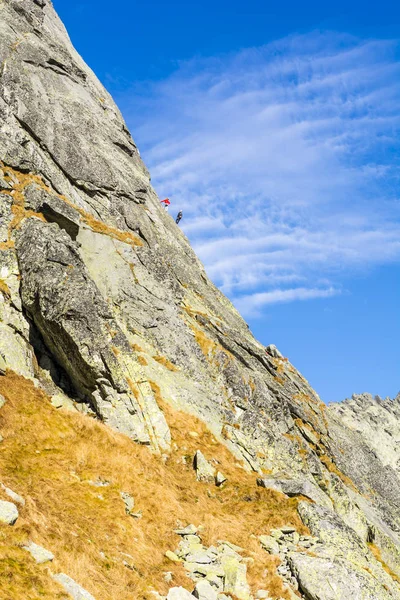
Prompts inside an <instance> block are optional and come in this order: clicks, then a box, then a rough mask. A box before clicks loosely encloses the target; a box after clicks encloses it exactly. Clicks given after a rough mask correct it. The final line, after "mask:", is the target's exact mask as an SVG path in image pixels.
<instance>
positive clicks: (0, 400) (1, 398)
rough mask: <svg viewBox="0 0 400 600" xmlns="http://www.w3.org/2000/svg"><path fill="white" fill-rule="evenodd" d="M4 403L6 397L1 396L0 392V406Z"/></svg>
mask: <svg viewBox="0 0 400 600" xmlns="http://www.w3.org/2000/svg"><path fill="white" fill-rule="evenodd" d="M5 403H6V399H5V398H4V396H2V395H1V394H0V408H3V406H4V405H5Z"/></svg>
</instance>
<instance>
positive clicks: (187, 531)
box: [174, 523, 197, 535]
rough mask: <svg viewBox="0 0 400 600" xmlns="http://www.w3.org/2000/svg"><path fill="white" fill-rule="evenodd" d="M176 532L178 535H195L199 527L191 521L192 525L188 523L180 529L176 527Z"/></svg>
mask: <svg viewBox="0 0 400 600" xmlns="http://www.w3.org/2000/svg"><path fill="white" fill-rule="evenodd" d="M174 533H176V534H177V535H194V534H196V533H197V527H196V525H193V524H192V523H191V524H190V525H187V526H186V527H181V528H180V529H174Z"/></svg>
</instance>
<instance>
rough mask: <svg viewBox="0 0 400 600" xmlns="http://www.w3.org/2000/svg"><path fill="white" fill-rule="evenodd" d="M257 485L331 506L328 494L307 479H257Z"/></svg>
mask: <svg viewBox="0 0 400 600" xmlns="http://www.w3.org/2000/svg"><path fill="white" fill-rule="evenodd" d="M257 485H259V486H261V487H264V488H269V489H271V490H276V491H277V492H282V494H286V495H287V496H289V497H292V496H305V497H306V498H310V500H313V501H314V502H315V503H316V504H321V506H327V507H328V508H331V507H332V502H331V500H330V499H329V498H328V496H327V495H326V494H325V493H324V492H323V491H322V490H321V489H320V488H319V487H318V486H316V485H315V484H314V483H311V481H308V480H307V479H267V478H265V479H262V478H259V479H257Z"/></svg>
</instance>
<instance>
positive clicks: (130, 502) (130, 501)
mask: <svg viewBox="0 0 400 600" xmlns="http://www.w3.org/2000/svg"><path fill="white" fill-rule="evenodd" d="M120 495H121V498H122V500H123V501H124V504H125V512H126V514H127V515H131V514H132V511H133V509H134V508H135V499H134V497H133V496H131V494H129V493H128V492H121V494H120Z"/></svg>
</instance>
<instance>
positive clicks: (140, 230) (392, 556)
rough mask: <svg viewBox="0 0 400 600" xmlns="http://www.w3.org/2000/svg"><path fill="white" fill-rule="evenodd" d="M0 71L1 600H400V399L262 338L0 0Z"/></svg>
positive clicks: (48, 25) (115, 131) (131, 158)
mask: <svg viewBox="0 0 400 600" xmlns="http://www.w3.org/2000/svg"><path fill="white" fill-rule="evenodd" d="M0 65H1V67H0V69H1V70H0V269H1V270H0V370H1V372H2V373H3V376H2V377H1V378H0V392H1V394H2V396H3V398H4V400H5V404H4V407H3V408H2V409H1V412H0V418H1V421H0V425H1V426H2V428H3V431H2V436H3V437H4V440H3V441H2V445H1V449H2V458H1V459H0V460H1V463H0V464H1V473H2V476H1V477H2V479H4V481H3V488H1V490H0V494H1V497H2V498H4V500H1V501H0V520H3V521H4V523H5V524H4V525H3V526H2V527H1V529H0V533H1V538H0V541H1V544H2V545H1V546H0V548H1V554H0V557H1V556H2V557H3V559H4V561H5V563H4V564H5V565H6V567H5V568H4V569H3V570H2V569H1V567H0V581H1V578H3V581H4V582H5V584H4V586H3V588H4V589H5V590H6V591H5V592H4V594H3V595H1V594H2V592H1V590H0V598H5V599H7V600H9V599H10V598H21V597H25V598H37V597H48V598H55V597H60V598H61V597H63V594H64V592H65V593H67V594H70V596H72V597H74V598H81V599H82V598H83V599H85V598H86V599H87V598H92V597H96V599H97V600H101V599H102V598H145V597H149V598H151V597H153V598H155V597H158V596H159V595H160V594H161V595H162V596H167V597H168V600H174V599H175V600H180V599H181V598H182V599H184V598H185V597H186V596H185V594H186V595H187V594H189V592H192V590H193V589H194V587H195V591H194V593H195V595H196V596H197V597H198V598H200V599H201V600H211V599H216V598H217V597H218V598H219V599H220V600H223V599H224V598H226V597H229V596H231V597H236V598H239V599H240V600H249V599H250V598H252V597H256V596H257V597H259V598H295V597H303V598H306V599H311V600H331V599H332V600H334V599H335V600H337V599H339V598H343V599H344V598H349V597H353V598H355V599H357V600H358V599H360V600H375V599H383V600H384V599H400V587H399V581H400V580H399V579H398V577H400V551H399V537H398V536H399V528H400V478H399V466H398V461H399V458H400V454H399V448H398V440H399V424H398V423H399V421H398V415H399V398H398V397H397V399H395V400H393V401H391V400H385V401H381V400H380V399H375V400H374V399H372V398H371V397H369V396H367V395H364V396H358V397H354V398H353V400H351V401H346V402H344V403H343V404H340V405H335V406H332V407H329V408H327V407H326V406H325V405H324V404H323V403H322V402H321V400H320V399H319V397H318V395H317V394H316V393H315V391H314V390H312V389H311V387H310V386H309V384H308V383H307V381H306V380H305V379H304V377H303V376H302V375H301V374H300V373H299V372H298V371H297V370H296V369H295V368H294V367H293V366H292V365H291V364H290V362H289V361H288V360H287V359H286V358H285V357H283V356H282V355H281V354H280V352H279V351H278V350H277V349H276V348H275V347H274V346H273V345H271V346H268V347H264V346H263V345H262V344H260V343H259V342H257V340H255V339H254V337H253V336H252V334H251V332H250V331H249V329H248V326H247V325H246V323H245V322H244V321H243V319H242V318H241V316H240V315H239V314H238V312H237V311H236V310H235V309H234V307H233V306H232V304H231V303H230V302H229V300H227V298H226V297H225V296H223V294H221V292H220V291H219V290H218V289H217V288H216V287H215V286H214V285H213V284H212V283H211V281H210V280H209V279H208V277H207V275H206V273H205V271H204V268H203V266H202V264H201V263H200V261H199V260H198V258H197V257H196V255H195V253H194V252H193V250H192V249H191V247H190V244H189V242H188V240H187V239H186V237H185V236H184V234H183V233H182V231H181V230H180V229H179V228H178V227H177V226H176V225H175V223H174V221H173V220H172V219H171V217H170V216H169V215H168V214H167V213H165V211H163V210H162V209H161V208H160V203H159V199H158V198H157V196H156V194H155V192H154V190H153V189H152V187H151V183H150V177H149V173H148V171H147V169H146V167H145V166H144V164H143V162H142V161H141V158H140V155H139V152H138V150H137V147H136V145H135V143H134V141H133V139H132V137H131V135H130V133H129V131H128V130H127V128H126V125H125V123H124V121H123V118H122V116H121V114H120V112H119V110H118V108H117V107H116V106H115V104H114V102H113V100H112V98H111V97H110V95H109V94H108V93H107V92H106V90H105V89H104V88H103V87H102V85H101V84H100V83H99V81H98V80H97V79H96V77H95V75H94V74H93V73H92V72H91V71H90V69H89V68H88V67H87V66H86V65H85V64H84V62H83V61H82V59H81V58H80V57H79V55H78V54H77V53H76V51H75V50H74V48H73V47H72V45H71V42H70V40H69V38H68V35H67V33H66V31H65V29H64V27H63V25H62V24H61V22H60V20H59V19H58V17H57V15H56V13H55V11H54V9H53V7H52V5H51V2H50V1H49V0H0ZM29 380H30V381H29ZM93 417H96V418H97V419H98V420H99V421H102V423H103V424H100V423H98V422H97V421H93ZM113 432H116V433H113ZM126 436H128V437H126ZM64 439H65V440H68V443H67V442H65V443H64V442H62V443H60V440H61V441H62V440H64ZM76 448H80V449H81V452H82V455H84V456H81V457H80V455H79V453H77V452H76ZM46 453H48V454H49V457H50V458H49V460H50V462H51V461H53V463H54V464H53V468H52V469H51V470H49V467H48V463H47V462H46V460H45V456H46ZM88 457H90V460H89V458H88ZM122 458H124V460H122ZM41 461H42V462H41ZM193 461H194V465H193ZM127 464H130V465H131V467H130V469H127ZM88 465H90V468H89V466H88ZM50 471H51V472H50ZM95 476H97V478H96V477H95ZM91 477H95V479H94V480H92V479H91ZM154 478H158V479H160V478H161V479H162V480H163V481H162V482H161V484H160V481H158V482H157V486H156V485H155V483H154ZM44 480H45V484H44ZM88 482H89V483H88ZM128 483H129V485H130V486H131V487H134V488H135V489H134V490H133V493H131V492H132V490H130V491H129V492H128V491H126V490H125V489H124V488H126V486H127V485H128ZM86 484H87V485H86ZM88 485H89V487H90V486H92V488H94V489H96V487H98V488H101V490H100V491H98V493H97V494H95V496H96V498H97V499H96V498H95V499H93V498H92V496H90V498H88V492H87V490H88V489H89V488H88ZM103 487H104V490H107V492H106V491H104V490H103ZM15 488H18V489H15ZM109 488H110V490H109ZM188 489H190V493H189V491H187V490H188ZM7 490H8V492H7ZM55 490H58V492H59V493H58V494H55V493H54V491H55ZM74 490H75V491H74ZM137 490H140V491H137ZM184 490H186V491H185V492H184ZM9 492H10V493H11V494H14V495H15V493H16V492H18V494H19V496H18V497H19V498H20V501H21V500H26V503H25V504H24V505H22V503H21V504H20V506H19V508H18V506H17V505H18V502H17V501H16V500H15V498H14V502H12V501H11V500H12V496H11V497H10V494H9ZM22 492H23V494H24V495H25V496H26V497H27V498H25V497H22V496H21V493H22ZM117 492H118V494H117ZM18 494H17V495H18ZM43 494H44V495H45V496H46V494H47V496H46V497H47V498H48V502H47V504H46V502H45V501H44V500H43V498H42V496H43ZM91 494H92V495H93V493H92V492H91ZM107 494H110V495H107ZM89 495H90V494H89ZM10 498H11V500H10ZM137 498H142V506H141V509H142V510H141V512H140V510H139V509H138V510H139V512H135V510H136V509H134V505H135V502H136V504H137V503H138V499H137ZM89 500H90V501H89ZM92 500H93V502H92ZM60 502H61V505H60ZM99 503H100V504H101V503H103V504H102V505H101V507H100V506H99ZM124 503H125V504H124ZM132 503H133V504H132ZM168 503H170V510H169V506H168ZM10 505H12V506H13V507H14V508H12V506H10ZM113 505H115V506H118V507H119V508H116V511H117V512H118V511H119V510H120V511H121V514H120V515H119V516H118V518H117V517H116V516H115V515H113V514H112V513H111V514H110V512H107V511H105V509H104V506H107V507H109V508H110V507H111V506H113ZM55 506H56V507H57V510H55V509H54V508H55ZM124 506H125V508H123V507H124ZM135 506H136V505H135ZM62 507H68V510H66V509H65V510H66V512H65V518H60V517H59V515H60V513H61V514H62V513H63V510H62ZM122 508H123V510H122ZM15 511H17V513H16V512H15ZM146 511H147V512H146ZM221 511H222V512H221ZM156 514H157V515H158V520H156V519H155V515H156ZM57 516H58V520H57ZM82 519H83V520H82ZM126 519H128V520H126ZM177 519H178V521H180V523H176V520H177ZM60 520H61V521H62V523H60ZM186 521H188V522H186ZM89 522H90V523H89ZM193 522H195V523H194V524H193ZM12 523H14V525H12ZM212 523H213V524H214V527H213V526H212ZM10 524H11V525H10ZM189 524H191V525H192V526H191V527H189V528H188V529H185V527H186V526H188V525H189ZM202 527H203V528H205V533H204V534H201V531H202V529H201V528H202ZM75 528H76V529H78V531H77V532H76V531H75ZM102 528H103V531H104V532H105V533H104V536H105V537H104V539H103V538H101V536H100V537H96V535H97V536H99V535H100V534H99V532H98V530H99V529H100V530H101V529H102ZM174 528H175V529H176V531H177V532H178V533H175V534H174V533H173V530H174ZM11 529H12V532H13V535H12V536H11V534H10V531H11ZM82 531H86V533H85V534H82ZM57 532H58V533H57ZM96 532H97V533H96ZM127 532H128V533H129V535H128V533H127ZM160 532H162V535H160ZM168 532H169V533H168ZM71 533H75V534H76V536H77V538H78V541H79V543H78V542H77V541H76V540H75V539H72V538H71ZM157 535H159V539H157V543H156V541H155V540H154V538H155V537H157ZM171 535H172V536H175V538H176V539H175V538H174V537H173V538H171V539H170V536H171ZM80 536H81V537H80ZM121 536H122V537H121ZM130 536H131V537H130ZM143 536H146V540H147V542H146V543H144V542H143V543H142V544H141V543H139V540H141V541H143ZM222 536H224V537H227V539H226V540H225V541H224V540H221V537H222ZM92 538H93V539H92ZM88 539H89V542H90V543H91V544H92V545H93V544H94V542H93V540H94V539H95V540H96V544H95V546H96V553H94V552H92V550H91V549H90V548H89V547H88V546H87V544H88V542H87V540H88ZM100 539H101V540H102V541H100ZM113 539H114V540H118V544H119V547H120V548H123V551H122V550H118V552H120V554H121V556H119V558H118V559H116V558H115V556H114V558H112V559H111V558H110V556H111V555H112V553H113V552H114V555H115V554H117V547H116V546H115V548H113V547H112V540H113ZM149 539H151V540H153V541H152V543H151V544H150V542H149V541H148V540H149ZM173 539H175V542H173V541H172V540H173ZM7 540H8V542H7ZM34 540H36V542H38V543H39V542H42V543H44V542H45V543H46V544H47V545H52V547H50V548H48V550H51V551H52V552H53V550H54V549H58V552H59V559H58V560H59V564H56V563H53V562H52V561H53V559H51V560H50V559H48V560H47V561H42V562H43V563H44V564H45V565H47V564H48V563H51V564H53V565H56V566H53V567H52V569H53V570H52V569H49V567H48V566H38V567H35V568H34V566H33V565H34V561H35V560H36V559H35V556H34V552H32V546H31V545H32V544H34V546H35V544H36V542H35V541H34ZM179 540H180V541H179ZM235 542H236V545H235ZM238 542H240V547H239V546H238V545H237V543H238ZM115 544H116V545H117V541H115ZM39 547H40V544H39ZM138 547H140V557H139V556H138V552H139V551H138ZM21 548H22V549H24V548H27V549H28V550H26V552H25V553H24V552H22V550H21ZM29 548H31V551H29ZM68 548H70V549H71V551H70V553H68V552H67V549H68ZM106 548H107V550H105V549H106ZM157 549H158V550H157ZM33 550H35V548H33ZM42 550H43V548H42ZM160 551H161V553H160ZM165 553H167V556H165ZM243 553H245V554H246V553H247V555H246V556H243ZM159 555H160V556H159ZM158 556H159V558H158V559H157V560H156V559H155V558H154V557H158ZM31 557H33V558H31ZM68 557H69V558H68ZM99 557H100V558H99ZM29 561H31V562H29ZM157 561H158V562H157ZM165 561H167V563H166V562H165ZM168 561H169V563H168ZM36 562H38V561H36ZM139 563H140V565H141V566H140V565H139ZM79 564H81V565H84V568H81V569H79V567H78V566H77V565H79ZM166 564H167V566H168V565H169V566H170V567H171V568H170V570H168V568H167V566H166ZM138 565H139V566H138ZM149 565H151V568H150V566H149ZM56 567H57V568H56ZM61 569H63V571H67V572H68V573H67V574H64V573H61V572H56V571H58V570H61ZM121 569H122V570H121ZM185 569H186V571H185ZM39 571H40V573H39ZM164 572H165V573H167V574H168V573H169V575H168V576H165V577H164V575H163V578H161V579H162V581H161V580H160V574H162V573H164ZM185 572H187V573H188V575H189V576H186V575H185ZM110 573H111V574H110ZM113 573H114V575H115V576H114V575H112V574H113ZM51 574H52V575H53V577H52V578H51V577H50V575H51ZM71 574H72V575H74V576H75V580H76V581H74V580H73V579H71ZM78 579H79V582H78V581H77V580H78ZM79 584H85V588H86V590H85V589H83V588H82V587H80V585H79ZM178 584H179V585H178ZM182 586H183V587H182ZM184 588H186V589H187V590H189V592H187V591H185V589H184ZM62 590H64V591H62ZM89 592H90V593H89ZM189 595H190V594H189Z"/></svg>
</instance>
